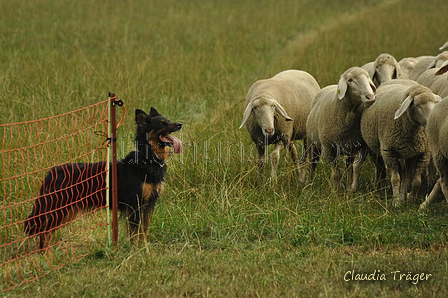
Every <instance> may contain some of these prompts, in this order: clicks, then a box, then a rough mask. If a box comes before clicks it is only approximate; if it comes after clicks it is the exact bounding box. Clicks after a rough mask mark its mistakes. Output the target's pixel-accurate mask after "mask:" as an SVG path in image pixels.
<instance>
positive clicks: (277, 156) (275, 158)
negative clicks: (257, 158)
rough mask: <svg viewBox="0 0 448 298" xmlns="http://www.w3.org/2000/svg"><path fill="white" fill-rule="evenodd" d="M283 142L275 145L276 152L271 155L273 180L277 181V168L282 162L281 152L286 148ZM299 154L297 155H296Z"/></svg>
mask: <svg viewBox="0 0 448 298" xmlns="http://www.w3.org/2000/svg"><path fill="white" fill-rule="evenodd" d="M284 147H285V146H284V144H283V142H278V143H277V144H275V147H274V151H272V153H271V178H272V179H275V178H276V176H277V167H278V162H279V160H280V151H281V150H282V149H283V148H284ZM296 154H297V153H296Z"/></svg>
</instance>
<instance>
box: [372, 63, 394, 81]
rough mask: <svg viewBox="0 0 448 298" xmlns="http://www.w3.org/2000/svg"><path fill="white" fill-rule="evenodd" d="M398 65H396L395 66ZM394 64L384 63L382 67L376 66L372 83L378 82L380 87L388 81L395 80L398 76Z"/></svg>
mask: <svg viewBox="0 0 448 298" xmlns="http://www.w3.org/2000/svg"><path fill="white" fill-rule="evenodd" d="M396 65H398V64H396ZM396 65H395V64H390V63H384V64H383V65H377V66H376V67H375V74H374V81H375V79H376V80H377V81H378V84H379V85H381V84H383V83H385V82H387V81H389V80H392V79H397V78H398V75H399V69H397V68H398V67H397V66H396Z"/></svg>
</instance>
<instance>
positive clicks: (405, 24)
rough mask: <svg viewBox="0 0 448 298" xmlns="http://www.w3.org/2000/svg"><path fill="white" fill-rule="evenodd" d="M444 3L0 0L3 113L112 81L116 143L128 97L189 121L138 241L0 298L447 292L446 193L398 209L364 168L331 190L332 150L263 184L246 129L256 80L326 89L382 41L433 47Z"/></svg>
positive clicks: (412, 48) (395, 48)
mask: <svg viewBox="0 0 448 298" xmlns="http://www.w3.org/2000/svg"><path fill="white" fill-rule="evenodd" d="M447 12H448V6H447V4H446V3H445V2H444V1H442V0H427V1H424V2H423V1H418V0H410V1H404V0H402V1H393V0H382V1H380V0H377V1H372V0H370V1H367V0H365V1H364V0H361V1H343V0H338V1H329V0H315V1H309V0H300V1H293V0H261V1H260V0H258V1H255V0H247V1H234V0H230V1H203V0H197V1H175V0H166V1H155V0H149V1H121V2H112V1H86V0H80V1H68V0H60V1H51V0H43V1H37V0H30V1H20V2H19V1H0V32H1V34H0V69H1V71H0V111H1V112H0V123H9V122H19V121H25V120H31V119H39V118H42V117H48V116H51V115H57V114H60V113H64V112H67V111H70V110H72V109H77V108H80V107H83V106H85V105H90V104H93V103H96V102H98V101H101V100H103V99H105V98H107V94H108V92H109V91H112V92H114V93H116V94H117V96H118V98H119V99H122V100H124V102H125V104H126V106H127V111H128V114H127V116H126V118H125V122H124V124H123V125H122V126H121V127H120V129H119V132H118V133H119V136H120V139H119V153H120V155H124V154H125V153H126V152H127V151H129V150H131V149H132V133H133V131H134V123H133V121H134V120H133V118H134V117H133V113H134V110H135V109H136V108H140V109H144V110H149V107H150V106H154V107H156V108H157V109H158V110H159V111H160V112H161V113H162V114H164V115H166V116H167V117H168V118H170V119H171V120H175V121H179V122H182V123H183V124H184V129H183V130H182V131H181V132H180V133H178V134H177V136H178V137H179V138H181V139H182V141H183V142H184V152H183V153H182V155H181V156H175V157H173V159H172V160H170V163H169V165H168V166H169V171H168V179H167V184H166V191H165V193H164V194H163V197H162V199H161V200H160V201H159V203H158V205H157V208H156V211H155V214H154V218H153V222H152V225H151V235H150V239H149V243H148V244H147V245H141V246H137V247H135V246H130V245H129V243H128V240H127V237H126V235H125V234H124V233H121V234H120V239H119V247H118V248H110V247H108V246H107V243H104V244H98V247H97V248H96V250H95V251H93V252H92V254H91V255H89V256H88V257H87V258H85V259H84V260H82V261H80V262H78V263H75V264H72V265H69V266H66V267H64V268H63V269H61V270H58V271H55V272H52V273H51V274H49V275H48V276H45V277H43V278H42V279H39V280H38V281H35V282H32V283H28V284H25V285H23V286H21V287H19V288H17V289H14V290H12V291H9V292H6V293H3V295H5V296H7V297H26V296H29V297H51V296H55V297H444V296H448V286H447V282H448V278H447V272H448V262H447V259H448V230H447V224H448V220H447V217H446V214H447V212H448V207H447V206H446V204H445V203H443V204H439V205H436V206H434V207H433V208H431V210H430V211H429V212H428V214H427V215H419V214H418V212H417V209H418V205H419V202H409V203H408V204H405V206H402V207H400V208H393V207H392V206H391V202H390V199H386V198H384V197H383V196H381V194H380V193H378V192H376V191H375V188H374V187H373V185H372V168H371V166H370V165H369V164H367V165H366V167H365V170H364V172H363V173H362V177H361V182H362V187H361V188H362V190H361V191H360V192H359V193H357V194H348V193H345V192H334V191H332V190H331V188H330V184H329V167H328V166H327V165H324V164H320V165H319V167H318V172H317V175H316V178H315V180H314V181H313V183H311V184H308V185H301V184H300V183H298V181H297V177H296V176H295V174H294V173H293V171H292V166H291V164H290V163H289V160H288V159H287V158H286V157H285V158H284V159H283V158H282V160H281V165H280V168H279V171H278V172H279V178H278V180H277V182H276V183H270V182H266V183H265V184H263V185H262V186H260V187H257V186H256V180H257V169H256V166H255V164H254V162H253V161H254V160H253V158H254V155H255V151H254V147H253V145H252V144H251V142H250V139H249V137H248V135H247V132H246V131H244V130H243V129H241V130H238V126H239V124H240V121H241V117H242V112H243V109H244V98H245V94H246V92H247V90H248V88H249V87H250V86H251V85H252V83H253V82H255V81H256V80H258V79H261V78H267V77H270V76H273V75H274V74H276V73H278V72H280V71H282V70H285V69H290V68H295V69H302V70H306V71H308V72H310V73H311V74H312V75H314V76H315V77H316V79H317V80H318V82H319V83H320V85H321V86H322V87H323V86H326V85H329V84H335V83H336V82H337V80H338V78H339V76H340V74H341V73H342V72H344V71H345V70H346V69H348V68H349V67H351V66H360V65H363V64H364V63H366V62H370V61H373V60H374V59H375V58H376V57H377V56H378V55H379V54H380V53H383V52H388V53H390V54H392V55H393V56H394V57H395V58H397V60H399V59H401V58H403V57H416V56H420V55H437V54H438V50H437V49H438V48H439V47H440V46H441V45H442V44H443V43H445V42H446V41H447V40H448V27H447V26H446V16H447ZM79 145H80V146H82V144H79ZM297 145H298V146H300V144H297ZM48 158H51V155H49V157H48ZM422 200H423V197H422ZM103 238H104V236H101V239H103ZM398 271H399V272H398ZM422 273H423V275H421V274H422ZM361 275H363V276H370V279H376V280H370V281H357V280H355V279H356V278H357V277H358V278H359V277H360V276H361ZM382 279H385V280H382Z"/></svg>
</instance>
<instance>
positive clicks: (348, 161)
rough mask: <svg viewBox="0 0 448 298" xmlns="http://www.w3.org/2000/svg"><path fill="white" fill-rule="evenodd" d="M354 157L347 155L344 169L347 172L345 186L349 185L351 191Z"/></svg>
mask: <svg viewBox="0 0 448 298" xmlns="http://www.w3.org/2000/svg"><path fill="white" fill-rule="evenodd" d="M354 160H355V159H354V157H353V156H351V155H347V156H346V157H345V168H346V171H347V186H348V185H350V190H351V189H352V186H353V179H354V178H353V177H354V176H353V174H354V170H355V169H354V166H355V165H354Z"/></svg>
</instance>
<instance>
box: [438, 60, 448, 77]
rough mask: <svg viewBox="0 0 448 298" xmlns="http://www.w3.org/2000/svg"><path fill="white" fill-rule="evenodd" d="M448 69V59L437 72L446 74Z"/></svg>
mask: <svg viewBox="0 0 448 298" xmlns="http://www.w3.org/2000/svg"><path fill="white" fill-rule="evenodd" d="M447 71H448V60H447V61H445V62H443V64H442V66H440V69H439V70H438V71H437V72H436V75H441V74H444V73H445V72H447Z"/></svg>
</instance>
